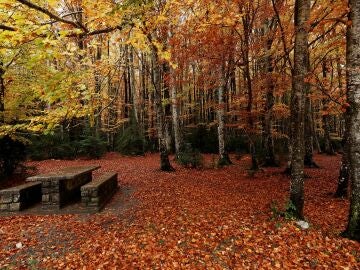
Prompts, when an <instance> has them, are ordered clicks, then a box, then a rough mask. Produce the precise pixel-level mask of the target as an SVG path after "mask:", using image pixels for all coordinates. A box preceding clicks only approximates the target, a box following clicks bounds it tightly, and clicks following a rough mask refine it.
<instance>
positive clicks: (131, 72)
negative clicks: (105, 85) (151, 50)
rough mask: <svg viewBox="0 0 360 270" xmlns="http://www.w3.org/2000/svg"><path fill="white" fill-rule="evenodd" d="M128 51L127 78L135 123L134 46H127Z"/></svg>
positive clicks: (137, 120) (136, 114) (137, 117)
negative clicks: (128, 79)
mask: <svg viewBox="0 0 360 270" xmlns="http://www.w3.org/2000/svg"><path fill="white" fill-rule="evenodd" d="M129 50H130V52H129V75H130V76H129V78H130V83H129V84H130V86H131V87H130V89H131V92H132V95H131V96H132V104H133V106H132V108H133V113H134V118H135V119H134V120H135V121H136V125H138V124H139V110H138V106H139V95H138V91H136V81H135V71H134V48H133V47H130V48H129ZM138 127H139V128H140V125H138ZM141 133H142V132H141Z"/></svg>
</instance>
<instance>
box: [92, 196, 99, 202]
mask: <svg viewBox="0 0 360 270" xmlns="http://www.w3.org/2000/svg"><path fill="white" fill-rule="evenodd" d="M91 202H94V203H98V202H99V198H98V197H96V198H91Z"/></svg>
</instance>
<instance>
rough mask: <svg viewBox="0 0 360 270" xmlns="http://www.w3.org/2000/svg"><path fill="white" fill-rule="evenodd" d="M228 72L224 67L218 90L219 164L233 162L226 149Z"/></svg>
mask: <svg viewBox="0 0 360 270" xmlns="http://www.w3.org/2000/svg"><path fill="white" fill-rule="evenodd" d="M225 77H226V74H225V68H224V67H222V82H221V86H220V87H219V90H218V96H219V108H218V110H217V115H218V141H219V162H218V164H219V166H224V165H229V164H231V161H230V158H229V155H228V154H227V152H226V149H225V103H224V94H225V91H226V85H227V82H226V78H225Z"/></svg>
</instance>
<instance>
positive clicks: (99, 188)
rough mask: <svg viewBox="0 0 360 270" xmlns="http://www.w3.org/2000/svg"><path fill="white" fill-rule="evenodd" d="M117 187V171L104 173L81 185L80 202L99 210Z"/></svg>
mask: <svg viewBox="0 0 360 270" xmlns="http://www.w3.org/2000/svg"><path fill="white" fill-rule="evenodd" d="M117 189H118V182H117V173H106V174H104V175H102V176H100V177H99V178H98V179H96V180H94V181H92V182H90V183H88V184H86V185H84V186H82V187H81V202H82V204H83V206H84V207H86V208H87V209H89V210H94V211H100V210H101V209H102V208H103V207H104V205H105V204H106V202H107V201H108V200H109V199H110V198H111V197H112V195H113V194H114V193H115V192H116V190H117Z"/></svg>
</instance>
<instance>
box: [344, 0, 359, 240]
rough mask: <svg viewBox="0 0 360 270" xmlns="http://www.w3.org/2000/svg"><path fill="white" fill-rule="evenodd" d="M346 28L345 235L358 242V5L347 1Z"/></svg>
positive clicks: (355, 1) (356, 1)
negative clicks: (347, 180) (348, 189)
mask: <svg viewBox="0 0 360 270" xmlns="http://www.w3.org/2000/svg"><path fill="white" fill-rule="evenodd" d="M349 7H350V13H349V21H350V22H351V24H348V26H347V46H346V66H347V69H346V70H347V101H348V103H349V105H350V106H349V107H348V108H347V109H348V111H347V112H348V117H349V125H348V128H349V144H348V154H349V156H348V157H349V164H350V179H351V188H352V190H351V198H350V212H349V222H348V225H347V228H346V231H345V235H346V236H347V237H349V238H351V239H357V240H360V70H359V68H360V46H359V44H360V2H359V1H358V0H349Z"/></svg>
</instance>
